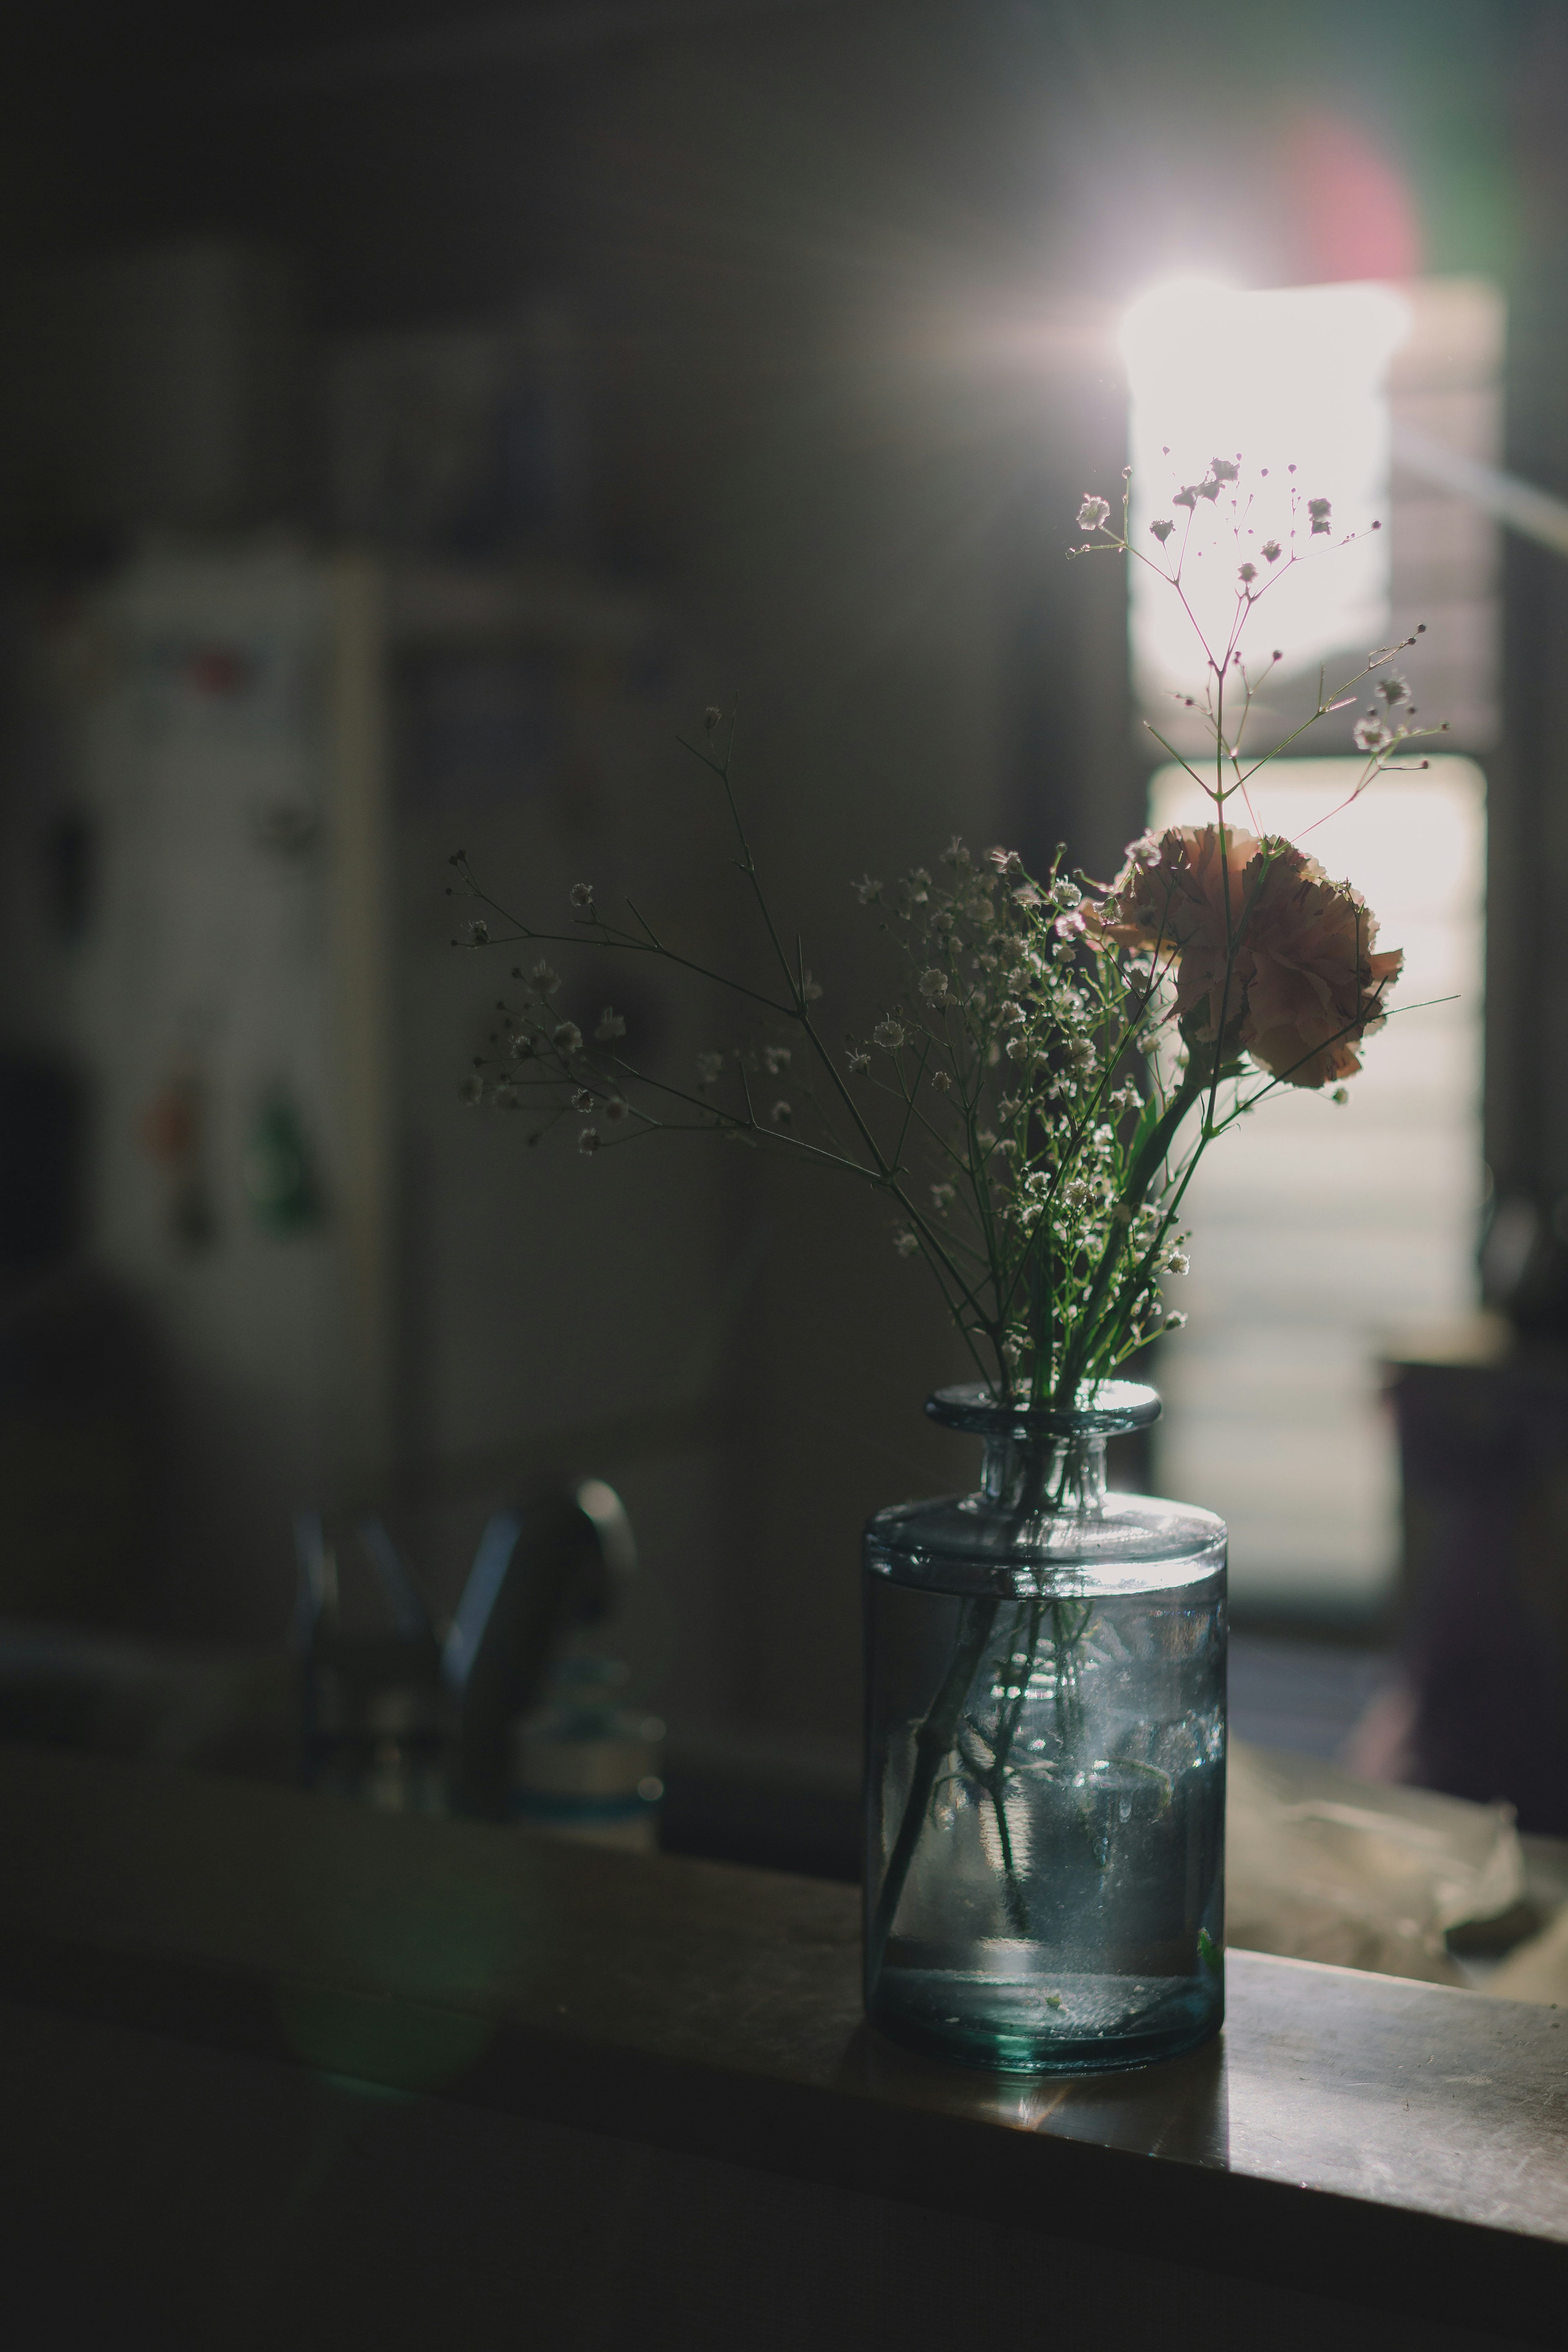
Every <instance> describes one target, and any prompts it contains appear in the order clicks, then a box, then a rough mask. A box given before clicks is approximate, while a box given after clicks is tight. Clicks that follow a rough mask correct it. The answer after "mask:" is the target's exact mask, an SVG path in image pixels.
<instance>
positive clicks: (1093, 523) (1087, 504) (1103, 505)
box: [1078, 497, 1110, 530]
mask: <svg viewBox="0 0 1568 2352" xmlns="http://www.w3.org/2000/svg"><path fill="white" fill-rule="evenodd" d="M1109 520H1110V499H1097V498H1093V497H1086V498H1085V499H1084V502H1083V504H1082V506H1080V507H1079V510H1078V527H1079V530H1099V529H1100V526H1101V524H1102V523H1105V522H1108V521H1109Z"/></svg>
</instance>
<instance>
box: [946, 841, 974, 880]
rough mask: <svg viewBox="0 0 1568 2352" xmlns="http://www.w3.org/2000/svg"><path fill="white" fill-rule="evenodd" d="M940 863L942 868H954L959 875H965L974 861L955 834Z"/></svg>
mask: <svg viewBox="0 0 1568 2352" xmlns="http://www.w3.org/2000/svg"><path fill="white" fill-rule="evenodd" d="M973 863H974V860H973V857H972V856H970V854H969V852H968V850H967V849H966V848H965V847H964V845H963V841H962V840H961V839H960V837H959V835H957V834H956V833H955V834H954V835H953V836H952V840H951V841H950V842H949V843H948V845H947V847H946V848H945V849H944V850H943V851H942V864H943V865H944V866H953V867H955V868H956V869H957V871H958V872H959V873H960V874H967V873H968V871H969V869H970V867H971V866H973Z"/></svg>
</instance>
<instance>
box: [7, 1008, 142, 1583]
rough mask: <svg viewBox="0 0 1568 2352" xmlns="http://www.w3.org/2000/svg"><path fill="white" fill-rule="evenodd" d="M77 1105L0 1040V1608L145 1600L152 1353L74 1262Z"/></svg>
mask: <svg viewBox="0 0 1568 2352" xmlns="http://www.w3.org/2000/svg"><path fill="white" fill-rule="evenodd" d="M84 1125H85V1122H84V1118H83V1109H82V1102H81V1095H80V1089H79V1087H78V1085H77V1083H76V1080H75V1077H74V1076H73V1074H72V1073H71V1072H70V1071H69V1070H68V1069H67V1068H65V1067H63V1066H61V1065H59V1064H58V1063H54V1062H50V1061H47V1060H45V1059H42V1058H38V1057H34V1056H28V1055H17V1054H5V1055H0V1614H5V1615H10V1616H17V1617H34V1618H38V1619H44V1620H48V1621H52V1622H75V1623H86V1624H96V1625H103V1626H110V1625H125V1624H129V1623H132V1622H134V1621H135V1619H136V1618H137V1617H138V1616H139V1615H140V1614H142V1612H143V1611H144V1609H145V1607H146V1603H147V1596H148V1588H149V1582H150V1579H151V1574H152V1570H153V1548H154V1541H155V1529H156V1511H157V1459H158V1454H157V1433H156V1424H155V1412H156V1404H155V1400H156V1394H157V1383H156V1378H155V1372H156V1367H155V1364H154V1361H153V1350H152V1347H151V1343H150V1341H149V1339H148V1337H147V1334H146V1331H145V1328H144V1326H143V1321H142V1317H141V1315H140V1314H139V1313H138V1311H137V1309H136V1307H135V1305H134V1303H133V1301H132V1299H131V1298H130V1297H129V1296H128V1295H127V1294H126V1293H125V1292H123V1291H122V1290H121V1289H120V1287H119V1286H117V1285H116V1284H115V1283H113V1282H112V1281H111V1280H110V1278H109V1277H108V1276H105V1275H102V1274H100V1273H99V1272H97V1271H95V1270H94V1269H92V1268H91V1267H89V1266H85V1265H79V1264H78V1263H77V1262H76V1260H75V1256H74V1253H75V1251H76V1248H77V1246H78V1243H79V1238H80V1228H81V1204H82V1177H81V1166H82V1143H83V1132H84Z"/></svg>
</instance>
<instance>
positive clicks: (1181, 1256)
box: [1165, 1250, 1190, 1274]
mask: <svg viewBox="0 0 1568 2352" xmlns="http://www.w3.org/2000/svg"><path fill="white" fill-rule="evenodd" d="M1189 1265H1190V1260H1189V1259H1188V1256H1187V1254H1186V1251H1185V1250H1172V1251H1171V1252H1170V1254H1169V1255H1168V1256H1167V1257H1166V1260H1165V1271H1166V1273H1167V1274H1185V1273H1186V1272H1187V1270H1188V1267H1189Z"/></svg>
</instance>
